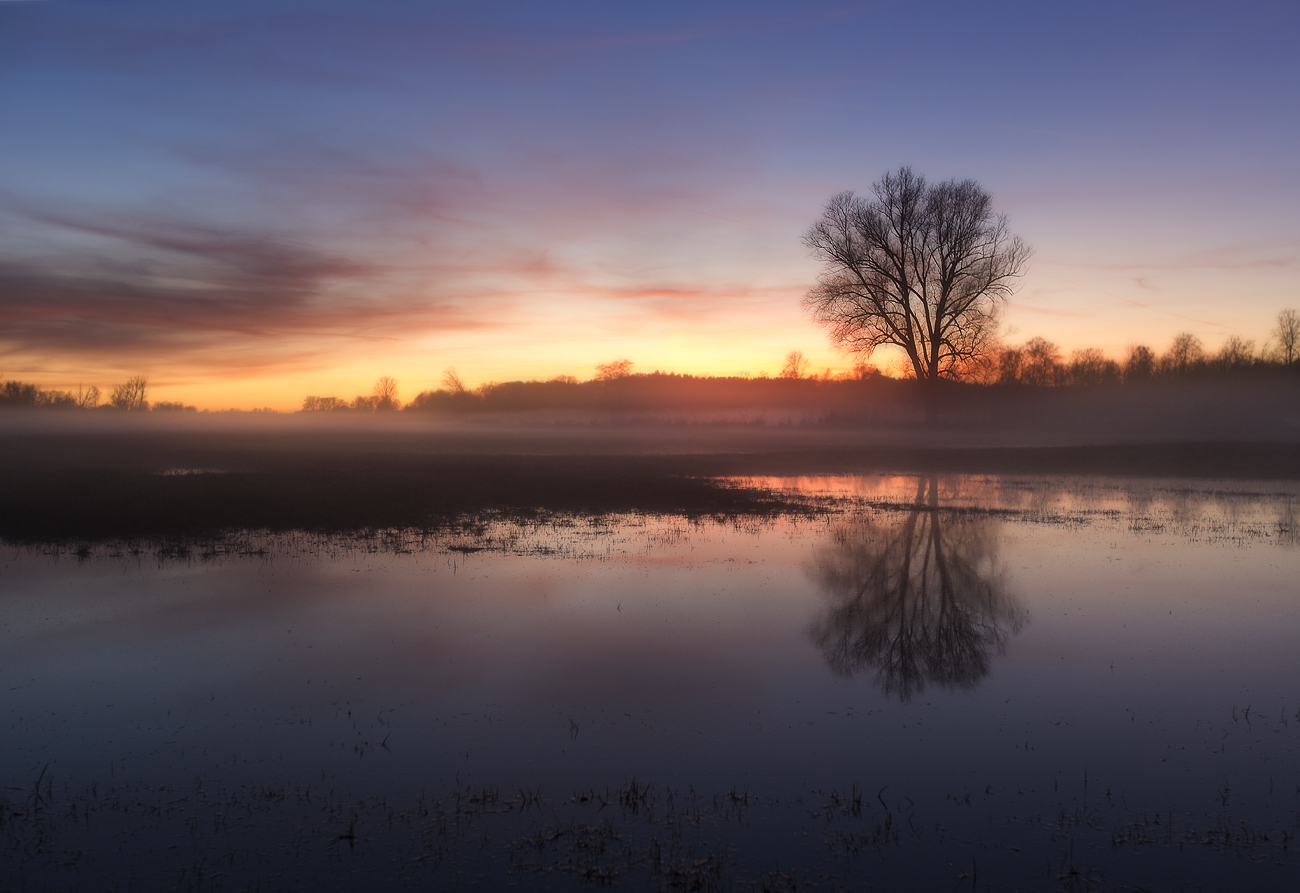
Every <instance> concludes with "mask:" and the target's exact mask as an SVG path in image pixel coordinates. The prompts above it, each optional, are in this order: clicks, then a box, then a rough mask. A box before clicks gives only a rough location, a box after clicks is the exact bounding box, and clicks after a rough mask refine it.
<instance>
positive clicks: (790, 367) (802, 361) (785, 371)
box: [781, 350, 809, 378]
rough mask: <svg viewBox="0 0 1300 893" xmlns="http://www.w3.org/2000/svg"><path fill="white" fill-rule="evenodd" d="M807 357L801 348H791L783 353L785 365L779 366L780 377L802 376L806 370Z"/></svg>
mask: <svg viewBox="0 0 1300 893" xmlns="http://www.w3.org/2000/svg"><path fill="white" fill-rule="evenodd" d="M808 365H809V363H808V358H807V357H805V356H804V355H803V351H801V350H792V351H790V352H789V353H788V354H786V355H785V365H784V366H782V367H781V378H803V377H804V375H805V374H806V373H807V372H808Z"/></svg>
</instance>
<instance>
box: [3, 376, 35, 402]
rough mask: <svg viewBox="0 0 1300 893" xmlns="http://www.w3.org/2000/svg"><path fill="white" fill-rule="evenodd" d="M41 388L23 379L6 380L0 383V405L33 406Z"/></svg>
mask: <svg viewBox="0 0 1300 893" xmlns="http://www.w3.org/2000/svg"><path fill="white" fill-rule="evenodd" d="M40 394H41V389H40V388H38V387H37V386H36V385H34V384H29V383H28V382H25V381H6V382H5V383H4V384H3V385H0V406H35V405H36V403H37V401H38V399H39V398H40Z"/></svg>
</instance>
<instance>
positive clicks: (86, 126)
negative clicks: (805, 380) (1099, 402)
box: [0, 0, 1300, 409]
mask: <svg viewBox="0 0 1300 893" xmlns="http://www.w3.org/2000/svg"><path fill="white" fill-rule="evenodd" d="M1298 45H1300V5H1297V4H1296V3H1294V2H1281V3H1245V4H1227V3H1221V4H1200V3H1185V2H1177V3H1175V2H1167V3H1141V2H1136V3H1135V2H1123V3H1095V2H1094V3H1086V4H1085V3H1050V4H1044V3H1023V4H1009V3H996V4H984V3H973V2H955V3H867V4H859V3H807V2H805V3H756V2H744V3H698V2H693V3H643V4H633V3H616V2H609V0H605V2H590V3H539V2H520V3H494V2H459V3H438V2H418V3H417V2H409V3H404V2H375V0H366V2H334V0H310V2H302V3H291V2H268V0H257V2H255V3H254V2H229V0H223V2H220V3H217V2H195V3H164V2H153V3H140V2H82V3H61V2H22V0H18V2H14V0H9V2H0V109H3V118H2V119H0V159H3V164H2V165H0V378H4V379H10V378H18V379H22V380H26V381H34V382H37V383H39V384H41V385H43V386H45V387H57V388H69V387H71V388H75V387H76V386H77V385H78V384H79V383H84V384H97V385H99V386H100V387H101V388H107V387H108V386H110V385H111V384H112V383H114V382H115V381H121V380H123V379H125V378H126V377H128V376H130V375H133V374H137V373H138V374H145V375H147V376H149V378H150V380H151V382H152V384H153V389H152V392H151V397H153V398H156V399H160V400H184V401H186V402H189V403H193V404H196V405H198V406H200V407H206V408H224V407H244V408H251V407H261V406H270V407H274V408H278V409H292V408H295V407H296V406H298V405H299V404H300V403H301V400H302V397H303V396H304V395H306V394H321V395H336V396H341V397H351V396H353V395H355V394H358V393H368V392H369V389H370V386H371V384H372V383H373V381H374V380H375V378H376V377H378V376H380V375H391V376H393V377H395V378H397V379H398V381H399V383H400V385H401V396H402V397H403V398H406V399H409V398H410V397H412V396H414V395H415V394H416V393H418V392H419V391H421V390H424V389H426V388H433V387H437V386H438V382H439V379H440V377H441V374H442V370H443V369H444V368H446V367H448V366H454V367H456V368H457V369H458V370H459V372H460V375H461V377H462V378H463V379H464V380H465V381H466V383H467V384H470V385H476V384H479V383H482V382H485V381H501V380H508V379H517V378H551V377H553V376H555V375H560V374H568V375H575V376H577V377H579V378H589V377H591V376H592V374H593V372H594V366H595V364H596V363H600V362H606V361H609V360H611V359H615V358H619V357H627V358H629V359H631V360H633V361H634V362H635V363H636V366H635V370H636V371H651V370H654V369H664V370H671V371H677V372H691V373H701V374H734V373H740V372H747V373H750V374H756V373H760V372H768V373H775V372H776V371H777V370H778V369H779V367H780V364H781V360H782V357H783V356H784V354H785V353H786V352H787V351H789V350H792V349H800V350H802V351H804V353H805V354H807V355H808V356H809V357H810V358H811V359H812V362H813V365H814V367H815V368H817V369H821V368H824V367H828V366H829V367H832V368H835V369H842V368H846V367H847V366H848V365H849V361H848V360H847V359H845V358H843V357H840V356H838V355H837V354H836V353H835V352H834V351H833V350H831V348H830V347H829V344H828V342H827V339H826V336H825V334H824V333H823V332H822V331H821V330H820V329H818V328H817V327H816V326H815V325H814V324H813V323H812V322H811V321H809V320H808V318H807V316H806V314H805V313H804V312H803V311H802V309H801V307H800V298H801V296H802V295H803V294H804V292H805V291H806V290H807V289H808V287H809V286H810V285H811V284H812V283H813V282H814V281H815V279H816V275H817V266H816V264H815V263H814V262H813V260H812V259H811V258H810V257H809V255H808V252H807V249H805V248H804V247H803V245H802V244H801V242H800V237H801V236H802V234H803V233H804V231H805V230H807V228H808V226H809V225H810V224H811V223H812V222H813V221H814V220H815V219H816V218H817V216H818V214H819V213H820V211H821V209H822V207H823V206H824V205H825V203H826V201H827V199H829V198H830V197H831V196H832V195H833V194H834V193H836V192H838V191H840V190H843V189H856V190H860V191H866V190H868V189H869V188H870V185H871V184H872V182H874V181H875V180H877V179H878V178H879V177H880V176H881V175H882V174H884V173H885V172H886V171H889V170H892V169H896V168H898V167H899V166H900V165H903V164H909V165H911V166H913V167H914V168H915V169H916V170H917V171H918V172H920V173H923V174H925V175H926V176H928V177H930V178H932V179H947V178H949V177H960V178H966V177H971V178H974V179H976V180H978V181H979V182H980V183H982V184H983V185H984V186H985V188H987V189H988V190H989V191H990V192H991V193H992V194H993V197H994V201H995V204H996V206H997V207H998V208H999V209H1000V210H1002V211H1005V212H1006V213H1007V214H1008V215H1009V216H1010V219H1011V224H1012V228H1013V231H1014V232H1016V233H1018V234H1020V235H1021V236H1022V237H1023V238H1024V239H1025V240H1026V241H1027V242H1028V243H1029V244H1030V245H1032V246H1033V248H1034V250H1035V254H1034V257H1033V259H1032V261H1031V264H1030V270H1029V273H1028V274H1027V275H1026V276H1025V278H1024V280H1023V284H1022V286H1021V288H1020V290H1019V292H1018V293H1017V294H1016V296H1015V297H1014V298H1013V299H1012V301H1011V302H1010V304H1008V305H1007V307H1006V310H1005V314H1004V321H1005V326H1006V327H1007V329H1008V333H1009V334H1008V336H1007V337H1008V339H1009V340H1010V341H1011V342H1017V341H1021V340H1024V339H1025V338H1028V337H1030V336H1032V335H1043V336H1045V337H1047V338H1049V339H1050V340H1052V341H1055V342H1057V343H1058V344H1059V345H1060V346H1061V347H1062V348H1063V349H1064V350H1065V351H1066V352H1067V353H1068V351H1069V350H1071V349H1073V348H1078V347H1086V346H1096V347H1101V348H1103V349H1105V350H1106V351H1107V352H1108V353H1110V354H1111V355H1112V356H1115V357H1119V356H1120V355H1121V354H1122V353H1123V351H1124V348H1125V347H1126V345H1129V344H1132V343H1135V342H1144V343H1148V344H1150V345H1151V346H1152V347H1154V348H1156V349H1157V350H1163V349H1164V347H1165V346H1166V345H1167V344H1168V342H1169V341H1170V339H1171V338H1172V337H1173V336H1174V335H1175V334H1177V333H1178V332H1182V331H1188V332H1192V333H1194V334H1196V335H1198V336H1200V337H1201V338H1202V339H1203V341H1204V342H1205V343H1206V345H1207V347H1209V348H1211V349H1215V348H1217V347H1218V346H1219V345H1220V344H1221V343H1222V342H1223V340H1224V339H1225V338H1226V337H1228V336H1229V335H1233V334H1237V335H1241V336H1243V337H1246V338H1251V339H1254V340H1255V341H1256V343H1257V345H1258V344H1261V343H1262V342H1263V341H1264V340H1265V339H1266V338H1267V336H1268V331H1269V328H1270V327H1271V326H1272V324H1273V320H1274V318H1275V316H1276V315H1277V312H1278V311H1279V310H1281V309H1283V308H1285V307H1300V169H1298V167H1300V161H1298V160H1300V99H1298V97H1297V85H1298V84H1300V52H1297V49H1296V48H1297V46H1298ZM876 361H877V362H878V364H879V365H881V366H882V367H884V368H889V366H890V364H891V362H892V358H891V357H889V356H886V355H883V354H881V355H878V356H877V357H876Z"/></svg>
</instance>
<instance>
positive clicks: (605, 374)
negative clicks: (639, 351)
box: [596, 359, 635, 381]
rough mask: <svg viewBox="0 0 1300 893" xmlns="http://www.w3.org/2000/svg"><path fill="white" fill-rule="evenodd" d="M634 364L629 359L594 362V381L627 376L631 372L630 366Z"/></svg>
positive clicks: (611, 379)
mask: <svg viewBox="0 0 1300 893" xmlns="http://www.w3.org/2000/svg"><path fill="white" fill-rule="evenodd" d="M633 365H635V364H634V363H633V362H632V361H631V360H627V359H623V360H611V361H610V362H608V363H597V364H596V381H613V380H614V379H616V378H627V377H628V376H629V375H631V374H632V366H633Z"/></svg>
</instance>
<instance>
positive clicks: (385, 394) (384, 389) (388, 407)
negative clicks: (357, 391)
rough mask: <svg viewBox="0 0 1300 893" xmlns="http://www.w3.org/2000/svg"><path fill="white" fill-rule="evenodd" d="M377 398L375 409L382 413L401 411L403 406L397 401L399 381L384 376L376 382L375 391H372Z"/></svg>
mask: <svg viewBox="0 0 1300 893" xmlns="http://www.w3.org/2000/svg"><path fill="white" fill-rule="evenodd" d="M371 393H372V394H373V395H374V398H375V409H376V410H379V411H381V412H390V411H392V410H396V409H401V406H402V404H401V403H400V402H399V401H398V399H397V379H395V378H392V377H391V376H388V375H384V376H381V377H380V378H379V380H378V381H376V382H375V387H374V390H372V391H371Z"/></svg>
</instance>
